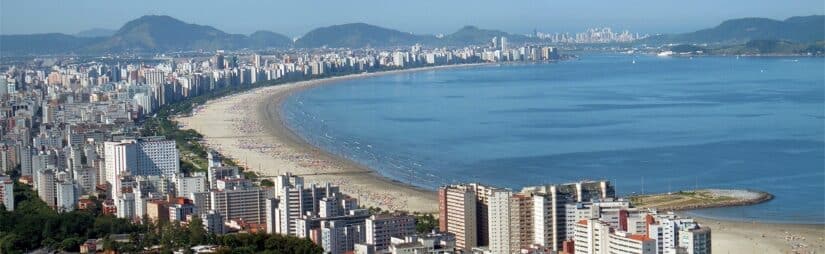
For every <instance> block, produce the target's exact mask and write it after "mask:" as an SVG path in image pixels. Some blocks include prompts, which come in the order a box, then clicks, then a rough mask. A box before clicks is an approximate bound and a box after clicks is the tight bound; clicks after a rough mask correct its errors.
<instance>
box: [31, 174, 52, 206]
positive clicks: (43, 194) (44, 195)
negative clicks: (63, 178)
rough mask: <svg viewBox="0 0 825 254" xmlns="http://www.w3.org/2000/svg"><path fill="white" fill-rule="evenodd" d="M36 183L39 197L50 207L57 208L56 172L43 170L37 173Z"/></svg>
mask: <svg viewBox="0 0 825 254" xmlns="http://www.w3.org/2000/svg"><path fill="white" fill-rule="evenodd" d="M35 183H37V184H36V185H37V186H38V188H37V195H38V196H40V199H42V200H43V201H45V202H46V204H47V205H49V206H50V207H55V206H56V205H57V202H56V201H55V192H56V190H55V179H54V171H51V170H43V171H40V172H37V179H35Z"/></svg>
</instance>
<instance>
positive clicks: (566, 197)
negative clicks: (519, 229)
mask: <svg viewBox="0 0 825 254" xmlns="http://www.w3.org/2000/svg"><path fill="white" fill-rule="evenodd" d="M521 193H523V194H530V195H533V196H534V202H533V204H534V209H533V210H534V211H533V215H534V216H536V217H541V218H540V219H537V220H541V221H542V222H543V223H542V224H541V225H539V224H538V223H534V225H535V227H534V232H535V236H536V237H535V238H536V239H534V241H535V243H536V244H541V245H543V246H547V247H552V248H553V250H554V251H560V250H561V249H562V242H564V240H566V239H567V238H568V236H569V233H568V231H571V230H573V229H572V228H568V227H567V225H568V221H567V217H566V215H567V212H566V207H567V205H568V204H571V203H577V202H585V201H592V200H600V199H601V200H606V199H612V198H615V196H616V191H615V189H614V188H613V186H612V185H611V184H610V182H609V181H582V182H576V183H568V184H559V185H543V186H531V187H525V188H523V189H522V191H521ZM541 199H543V200H541Z"/></svg>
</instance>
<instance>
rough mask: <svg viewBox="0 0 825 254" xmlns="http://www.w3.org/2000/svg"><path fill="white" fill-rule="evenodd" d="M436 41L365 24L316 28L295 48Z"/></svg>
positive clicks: (298, 42)
mask: <svg viewBox="0 0 825 254" xmlns="http://www.w3.org/2000/svg"><path fill="white" fill-rule="evenodd" d="M435 39H436V38H435V37H434V36H429V35H415V34H411V33H405V32H401V31H398V30H393V29H388V28H383V27H379V26H374V25H370V24H365V23H350V24H343V25H335V26H328V27H321V28H316V29H314V30H312V31H310V32H309V33H307V34H305V35H304V36H302V37H301V38H300V39H298V40H297V41H295V46H297V47H300V48H317V47H324V46H326V47H330V48H359V47H366V46H371V47H388V46H407V45H413V44H416V43H430V42H432V41H434V40H435Z"/></svg>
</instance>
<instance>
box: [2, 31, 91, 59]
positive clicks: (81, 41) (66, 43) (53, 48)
mask: <svg viewBox="0 0 825 254" xmlns="http://www.w3.org/2000/svg"><path fill="white" fill-rule="evenodd" d="M102 39H103V38H100V37H91V38H89V37H76V36H72V35H67V34H59V33H49V34H24V35H0V55H2V56H9V55H44V54H62V53H77V52H79V51H82V49H83V48H84V47H86V46H87V45H90V44H93V43H97V42H99V41H100V40H102Z"/></svg>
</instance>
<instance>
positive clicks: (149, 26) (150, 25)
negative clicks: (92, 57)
mask: <svg viewBox="0 0 825 254" xmlns="http://www.w3.org/2000/svg"><path fill="white" fill-rule="evenodd" d="M244 39H245V37H244V36H243V35H232V34H227V33H224V32H223V31H221V30H218V29H215V28H214V27H211V26H201V25H195V24H188V23H184V22H182V21H180V20H177V19H174V18H172V17H169V16H154V15H152V16H143V17H140V18H138V19H136V20H132V21H129V22H128V23H126V24H125V25H123V27H121V28H120V29H119V30H118V31H117V32H115V34H114V35H112V36H111V37H109V38H108V39H106V40H104V41H103V42H101V43H99V44H97V45H93V46H92V47H90V48H89V49H90V50H92V51H105V52H109V51H123V50H134V51H167V50H186V49H193V48H202V49H218V48H235V47H239V46H242V44H243V40H244Z"/></svg>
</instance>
